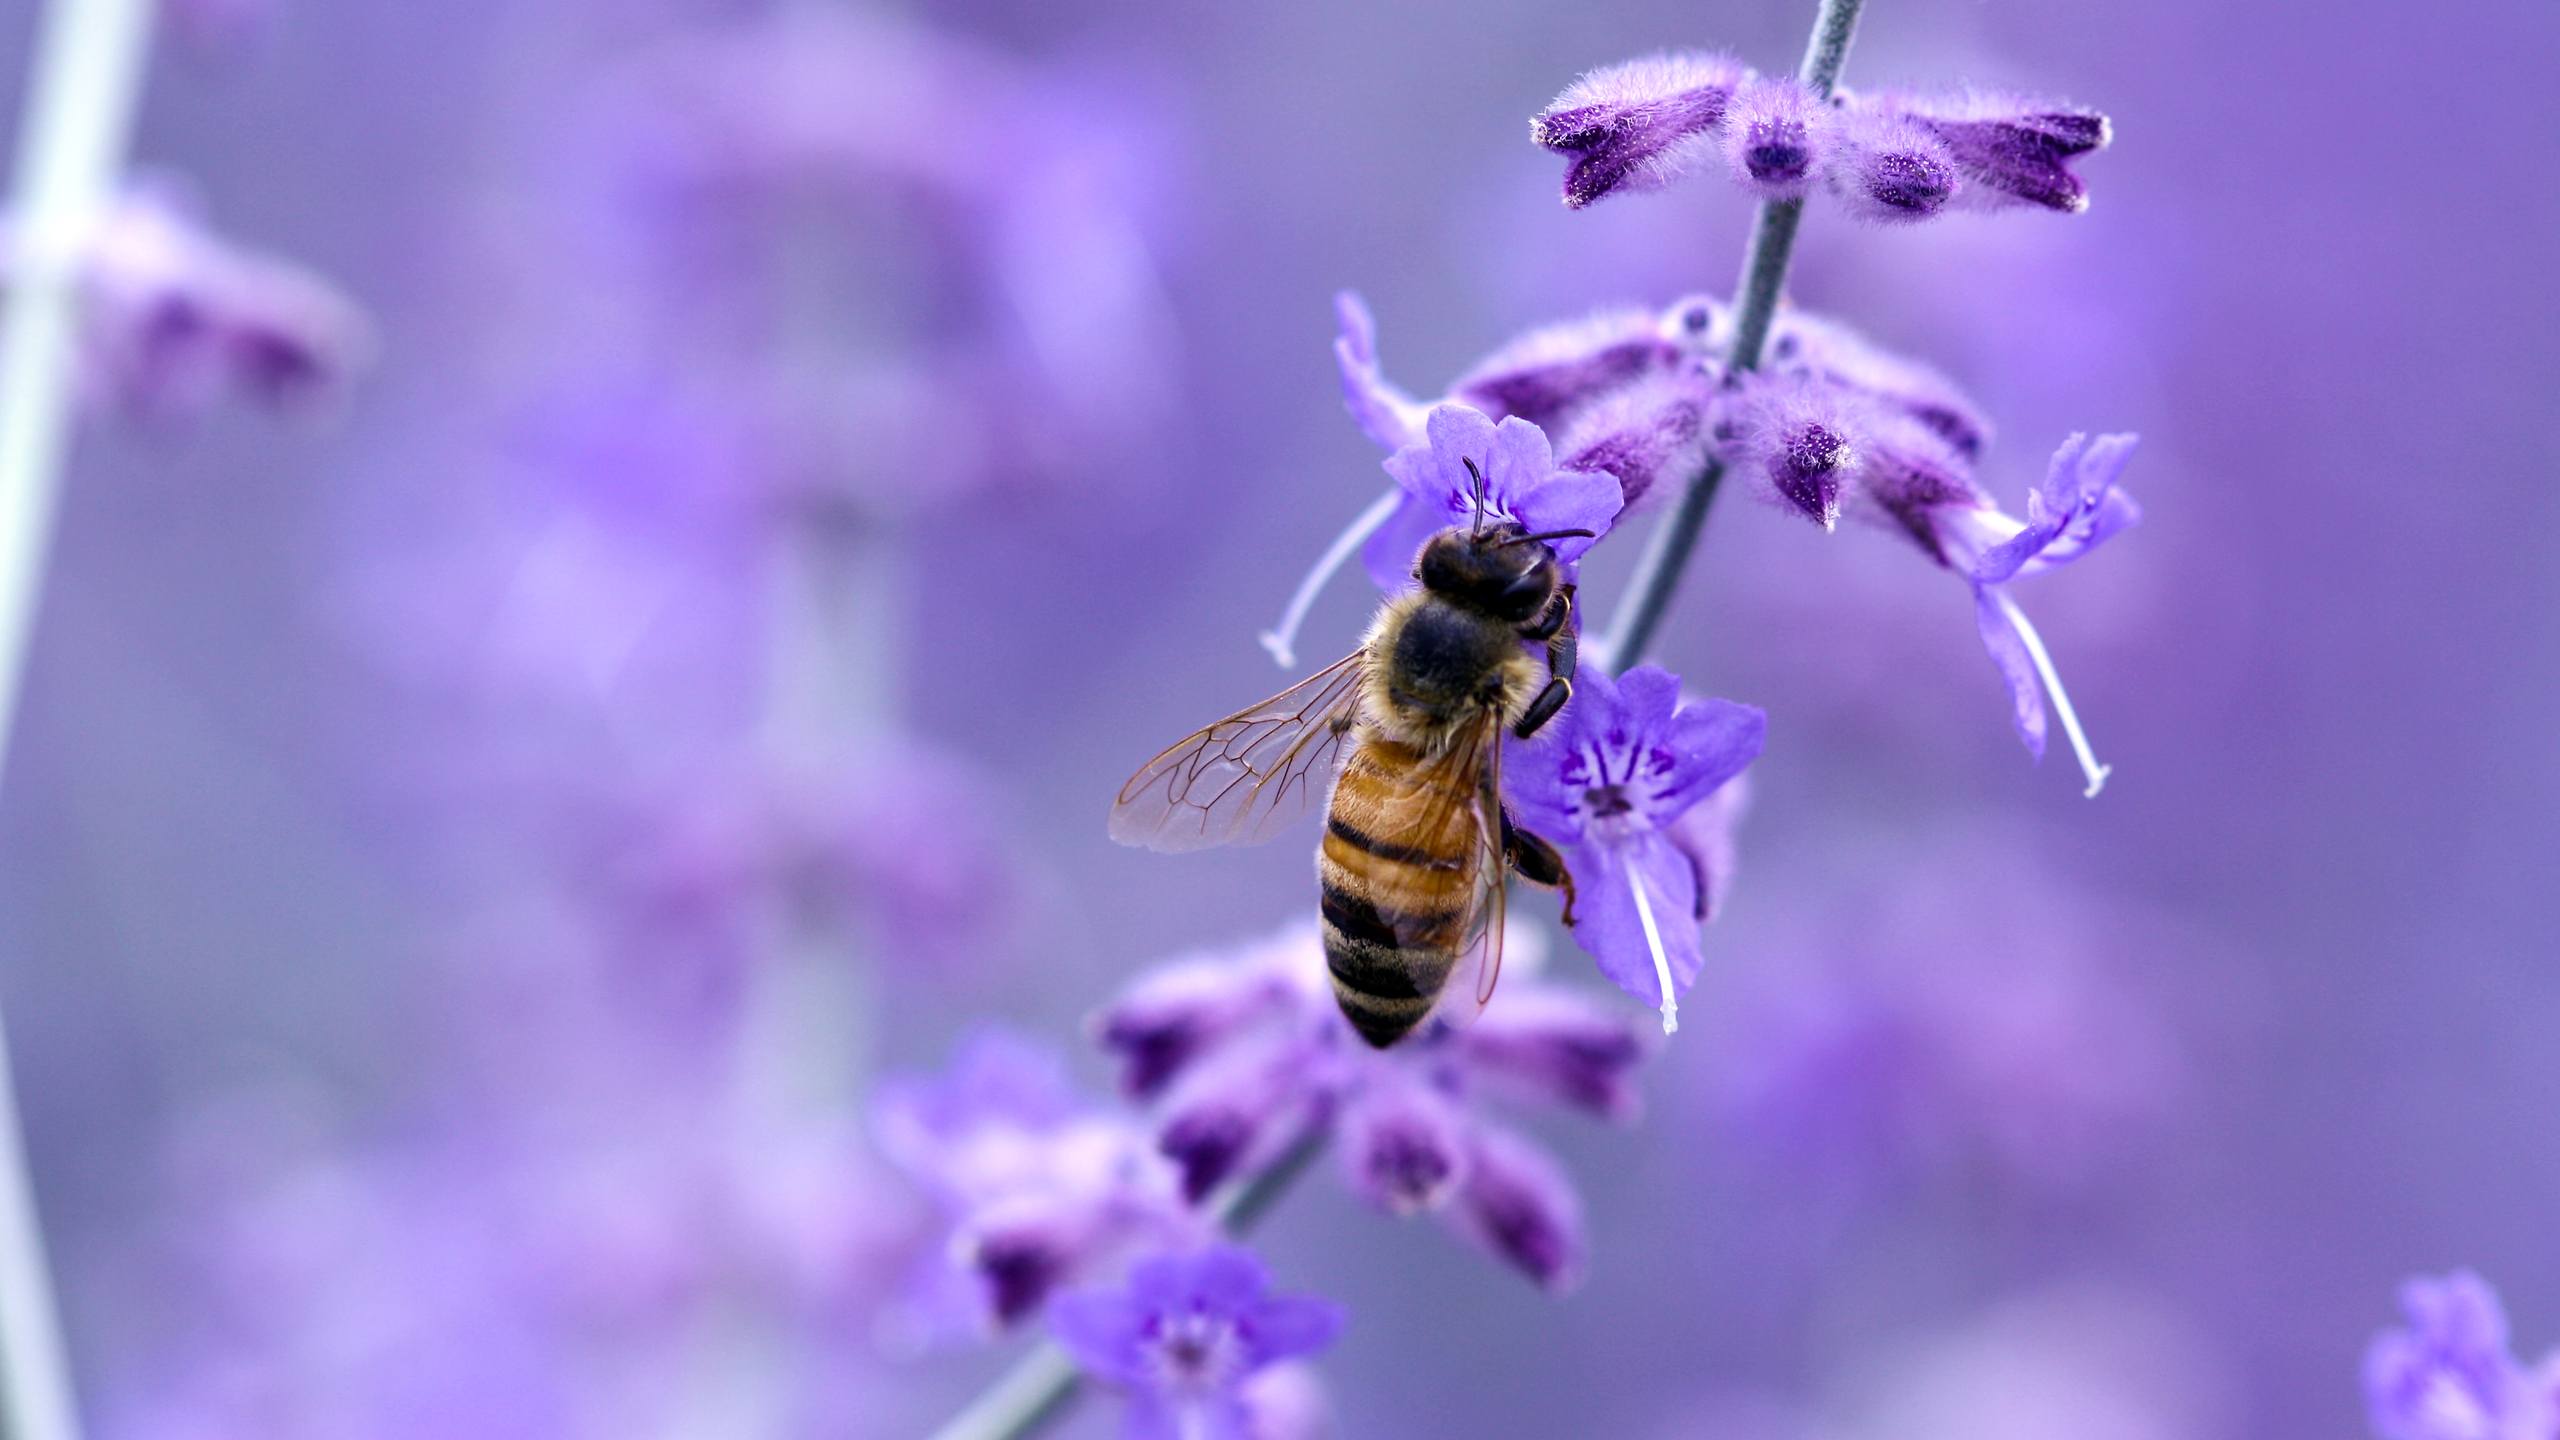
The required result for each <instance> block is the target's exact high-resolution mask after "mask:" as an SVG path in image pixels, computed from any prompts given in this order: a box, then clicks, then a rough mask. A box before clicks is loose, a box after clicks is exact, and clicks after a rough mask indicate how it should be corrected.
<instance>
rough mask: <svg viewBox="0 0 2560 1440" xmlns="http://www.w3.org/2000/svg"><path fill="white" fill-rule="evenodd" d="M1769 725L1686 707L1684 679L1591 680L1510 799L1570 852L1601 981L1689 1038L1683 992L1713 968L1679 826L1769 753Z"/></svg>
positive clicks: (1702, 895)
mask: <svg viewBox="0 0 2560 1440" xmlns="http://www.w3.org/2000/svg"><path fill="white" fill-rule="evenodd" d="M1767 724H1768V721H1767V717H1766V716H1765V715H1763V714H1762V713H1761V712H1760V711H1758V710H1755V709H1752V708H1751V707H1750V706H1747V705H1737V704H1734V703H1733V702H1732V701H1729V700H1701V701H1697V702H1694V703H1692V704H1688V705H1682V704H1681V703H1680V681H1679V679H1678V677H1676V676H1674V675H1673V674H1672V673H1671V672H1670V671H1668V670H1664V669H1662V668H1661V667H1659V666H1655V665H1645V666H1640V667H1638V668H1636V669H1634V670H1630V671H1628V672H1627V673H1626V674H1625V675H1623V676H1621V677H1619V679H1618V680H1617V681H1616V682H1614V683H1612V682H1611V681H1610V680H1609V679H1608V677H1607V676H1606V675H1604V674H1602V673H1601V672H1599V671H1598V670H1596V669H1595V670H1593V671H1590V672H1587V673H1586V674H1585V675H1584V676H1583V680H1582V685H1581V688H1580V689H1578V690H1577V691H1576V692H1575V695H1574V703H1573V704H1572V705H1570V706H1568V707H1566V709H1565V711H1564V713H1563V715H1562V716H1560V717H1559V718H1558V720H1557V722H1556V723H1555V724H1554V725H1552V726H1550V727H1548V733H1547V734H1546V735H1543V736H1541V737H1539V739H1538V740H1536V741H1534V742H1531V743H1527V744H1523V745H1519V746H1515V747H1513V749H1512V751H1511V761H1510V764H1509V766H1508V768H1507V770H1506V772H1505V774H1504V777H1503V781H1504V796H1505V799H1506V800H1507V801H1508V802H1509V803H1510V805H1511V807H1512V809H1513V812H1514V814H1515V815H1516V816H1517V817H1518V819H1519V820H1520V822H1521V823H1522V824H1523V825H1524V826H1526V827H1527V828H1528V829H1530V830H1532V831H1534V832H1536V833H1537V834H1539V835H1540V836H1543V837H1544V838H1546V839H1547V840H1549V841H1552V842H1553V843H1555V844H1556V845H1557V846H1559V847H1561V848H1562V849H1563V851H1564V853H1565V860H1566V863H1567V865H1568V867H1569V868H1570V869H1571V871H1572V872H1573V875H1574V878H1575V891H1576V900H1575V908H1576V913H1575V915H1574V916H1573V917H1572V922H1573V934H1574V939H1575V940H1577V941H1579V942H1580V943H1581V945H1582V948H1583V949H1585V950H1587V951H1589V952H1590V954H1591V957H1592V958H1593V959H1594V960H1596V961H1598V962H1599V965H1600V972H1601V973H1602V974H1604V975H1606V976H1608V977H1609V979H1610V980H1611V981H1612V982H1614V983H1615V984H1616V985H1617V986H1618V987H1619V988H1620V989H1622V990H1625V991H1626V992H1627V993H1628V994H1630V995H1633V996H1635V997H1636V998H1638V999H1640V1000H1643V1001H1645V1002H1646V1003H1647V1004H1650V1005H1653V1006H1656V1007H1657V1008H1659V1009H1660V1010H1661V1012H1662V1028H1663V1031H1664V1033H1666V1034H1668V1033H1670V1032H1671V1031H1673V1030H1676V1029H1678V1028H1679V992H1680V991H1681V990H1684V989H1686V988H1688V986H1689V985H1690V984H1691V983H1692V982H1694V981H1695V980H1696V979H1697V978H1698V970H1699V967H1700V966H1701V965H1702V964H1703V963H1704V961H1703V956H1702V954H1701V952H1700V949H1699V934H1698V931H1699V926H1700V925H1701V924H1702V923H1703V922H1704V920H1705V917H1706V905H1707V898H1708V895H1709V886H1708V885H1707V884H1706V883H1705V881H1706V877H1705V876H1704V875H1703V874H1701V872H1700V869H1699V867H1698V866H1697V865H1696V864H1695V863H1693V861H1692V859H1691V851H1690V850H1689V849H1687V848H1685V847H1683V846H1682V845H1679V844H1676V843H1674V841H1673V839H1672V837H1671V834H1670V831H1671V827H1672V826H1673V825H1674V824H1675V822H1677V821H1678V820H1679V818H1680V817H1681V816H1682V815H1683V814H1685V813H1686V812H1687V811H1688V810H1689V809H1690V808H1691V807H1693V806H1695V805H1697V804H1698V802H1700V801H1702V800H1704V799H1706V798H1707V797H1708V796H1709V795H1711V794H1713V793H1715V791H1716V790H1718V789H1719V788H1721V787H1722V786H1724V785H1725V784H1726V783H1727V782H1729V781H1731V780H1733V779H1734V778H1735V777H1736V776H1739V775H1740V774H1741V773H1742V771H1743V770H1744V768H1745V767H1747V766H1748V765H1750V763H1751V762H1752V761H1753V760H1754V759H1756V758H1758V757H1759V754H1760V746H1761V742H1762V738H1763V736H1764V734H1765V733H1766V730H1767Z"/></svg>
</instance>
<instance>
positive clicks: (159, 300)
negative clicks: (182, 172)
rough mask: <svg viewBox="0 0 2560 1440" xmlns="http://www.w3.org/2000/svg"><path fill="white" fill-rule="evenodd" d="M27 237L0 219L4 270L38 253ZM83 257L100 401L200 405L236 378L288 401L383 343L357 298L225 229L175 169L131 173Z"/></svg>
mask: <svg viewBox="0 0 2560 1440" xmlns="http://www.w3.org/2000/svg"><path fill="white" fill-rule="evenodd" d="M25 243H27V242H26V240H25V237H23V236H20V235H18V234H17V233H15V232H14V231H8V232H0V280H5V278H6V277H7V276H8V275H9V274H10V273H12V272H14V271H16V270H17V269H19V268H21V267H23V266H25V265H26V264H28V263H30V257H28V256H26V255H24V254H22V253H20V249H19V247H20V246H22V245H23V244H25ZM81 265H82V283H83V290H84V298H85V300H86V302H87V304H86V310H85V315H86V324H85V328H84V330H83V333H82V337H81V338H82V367H83V384H84V387H85V391H86V395H87V398H88V400H89V402H90V403H91V404H93V405H96V406H99V407H103V408H108V409H113V410H117V411H121V412H123V413H126V414H130V415H138V416H144V417H155V416H161V415H169V414H178V413H189V412H193V411H197V410H201V409H203V408H205V407H206V406H208V405H210V404H211V403H213V401H214V400H215V398H216V397H217V396H218V395H219V394H220V393H222V392H223V391H225V390H227V389H237V390H242V391H246V392H248V393H250V394H252V395H254V396H256V397H257V398H259V399H262V400H267V401H271V402H278V403H282V402H289V401H293V400H298V399H302V398H306V397H307V396H309V395H311V394H313V393H315V392H317V391H320V390H323V389H325V388H327V387H329V386H330V385H333V384H336V383H338V382H340V381H343V380H344V379H346V378H347V377H348V376H350V375H352V374H353V373H354V372H355V371H356V370H357V369H359V368H360V367H361V366H362V365H363V364H364V362H365V361H366V360H367V359H368V358H370V355H371V352H372V349H373V337H372V332H371V328H370V326H369V325H368V323H367V322H366V320H365V318H364V316H363V315H362V314H361V313H360V312H359V311H358V310H357V309H356V308H355V306H354V304H353V303H352V302H350V301H348V300H347V299H345V298H344V297H343V296H341V295H340V294H339V293H338V292H337V291H336V290H334V289H332V288H331V287H330V286H329V285H328V284H326V283H325V282H323V281H321V280H320V279H319V278H318V277H316V276H314V275H312V274H311V273H310V272H308V271H306V270H303V269H301V268H299V267H297V266H294V265H290V264H287V263H285V262H283V261H279V260H274V259H270V258H267V257H265V256H262V255H257V254H253V253H251V252H249V251H247V250H243V249H241V248H239V247H237V246H235V245H233V244H231V243H230V242H229V241H226V240H224V239H222V238H220V237H218V236H216V235H214V234H213V233H212V232H211V231H210V230H208V229H206V228H205V226H204V224H203V221H202V220H201V218H200V217H199V216H198V215H197V214H196V212H195V209H194V207H193V206H192V205H190V204H188V203H187V202H186V201H185V200H184V199H183V198H182V196H181V193H180V191H179V189H178V187H177V186H175V185H174V184H172V183H170V182H167V181H164V180H156V179H155V180H142V181H136V182H134V183H132V184H130V185H129V186H127V188H126V190H125V192H124V194H123V196H122V197H121V198H120V199H119V200H118V202H117V204H116V205H115V207H114V208H113V209H112V210H110V211H109V212H108V213H107V214H106V215H105V216H104V217H103V218H102V219H101V220H100V222H99V224H98V228H97V230H96V231H95V233H94V234H92V235H91V236H90V237H89V239H88V242H87V245H86V247H85V251H84V253H83V255H82V257H81Z"/></svg>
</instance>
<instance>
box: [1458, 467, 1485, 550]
mask: <svg viewBox="0 0 2560 1440" xmlns="http://www.w3.org/2000/svg"><path fill="white" fill-rule="evenodd" d="M1458 463H1459V464H1461V465H1464V466H1466V467H1467V498H1468V499H1469V500H1470V501H1472V502H1473V503H1474V505H1475V512H1476V513H1475V516H1474V518H1473V520H1472V521H1471V522H1470V523H1469V524H1468V526H1467V538H1468V539H1470V540H1473V539H1475V538H1476V537H1477V536H1479V535H1482V534H1483V533H1484V472H1483V471H1482V470H1479V469H1477V468H1476V462H1475V457H1474V456H1472V455H1461V456H1459V457H1458Z"/></svg>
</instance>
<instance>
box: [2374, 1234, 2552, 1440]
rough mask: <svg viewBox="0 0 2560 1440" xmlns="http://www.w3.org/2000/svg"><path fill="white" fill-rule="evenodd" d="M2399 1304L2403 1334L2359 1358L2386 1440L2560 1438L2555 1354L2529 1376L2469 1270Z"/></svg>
mask: <svg viewBox="0 0 2560 1440" xmlns="http://www.w3.org/2000/svg"><path fill="white" fill-rule="evenodd" d="M2400 1305H2401V1308H2402V1309H2403V1310H2404V1311H2405V1312H2407V1314H2408V1317H2409V1319H2408V1326H2407V1328H2405V1329H2400V1330H2386V1331H2384V1332H2383V1333H2381V1334H2380V1335H2377V1336H2375V1337H2374V1340H2373V1344H2372V1346H2371V1347H2370V1348H2369V1349H2367V1350H2366V1351H2365V1359H2364V1386H2365V1400H2366V1404H2367V1405H2368V1407H2369V1408H2370V1410H2371V1413H2372V1417H2373V1428H2374V1431H2375V1433H2376V1434H2378V1435H2380V1436H2382V1437H2383V1440H2554V1437H2560V1350H2556V1351H2554V1352H2553V1353H2552V1355H2551V1356H2550V1357H2549V1358H2548V1359H2546V1360H2544V1361H2543V1363H2542V1364H2541V1365H2540V1366H2539V1367H2536V1368H2535V1369H2533V1370H2528V1369H2527V1368H2526V1367H2525V1366H2524V1364H2523V1363H2521V1362H2520V1361H2518V1360H2517V1359H2516V1357H2515V1352H2514V1350H2513V1348H2512V1346H2511V1345H2510V1343H2509V1340H2508V1338H2507V1316H2506V1311H2505V1310H2504V1308H2502V1307H2501V1306H2500V1305H2499V1303H2498V1296H2497V1292H2496V1291H2494V1290H2492V1289H2490V1288H2489V1285H2488V1282H2486V1281H2484V1280H2482V1279H2481V1278H2480V1277H2479V1276H2477V1275H2474V1274H2472V1273H2471V1272H2469V1271H2460V1272H2457V1273H2455V1274H2452V1275H2447V1276H2445V1277H2443V1278H2442V1279H2425V1278H2420V1279H2415V1280H2411V1281H2410V1282H2409V1283H2408V1284H2407V1285H2405V1286H2403V1287H2402V1288H2401V1292H2400Z"/></svg>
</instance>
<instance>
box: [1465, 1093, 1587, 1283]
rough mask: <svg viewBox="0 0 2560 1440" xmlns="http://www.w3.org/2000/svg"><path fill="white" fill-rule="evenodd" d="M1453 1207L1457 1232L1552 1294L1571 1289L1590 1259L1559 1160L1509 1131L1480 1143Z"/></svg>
mask: <svg viewBox="0 0 2560 1440" xmlns="http://www.w3.org/2000/svg"><path fill="white" fill-rule="evenodd" d="M1470 1159H1471V1162H1472V1163H1470V1165H1469V1166H1468V1168H1467V1178H1466V1184H1465V1185H1464V1186H1462V1187H1461V1188H1460V1190H1459V1193H1458V1199H1457V1203H1456V1204H1455V1205H1453V1206H1451V1207H1450V1218H1451V1220H1452V1221H1453V1222H1454V1223H1455V1224H1456V1226H1457V1229H1458V1233H1459V1234H1461V1235H1464V1236H1465V1237H1467V1238H1468V1239H1469V1240H1471V1241H1473V1242H1474V1243H1475V1244H1477V1245H1478V1246H1480V1247H1482V1248H1483V1249H1484V1250H1485V1252H1486V1253H1488V1254H1491V1255H1493V1256H1495V1257H1496V1258H1498V1259H1501V1260H1504V1261H1507V1262H1509V1263H1510V1265H1511V1266H1512V1267H1513V1268H1514V1269H1517V1270H1519V1271H1521V1272H1522V1273H1524V1274H1526V1275H1527V1276H1529V1278H1531V1279H1533V1280H1535V1281H1537V1282H1538V1284H1539V1285H1540V1286H1541V1287H1542V1288H1544V1289H1547V1290H1559V1291H1560V1290H1569V1289H1571V1288H1573V1286H1574V1284H1575V1283H1576V1282H1577V1281H1579V1280H1580V1279H1581V1277H1582V1267H1583V1261H1584V1258H1585V1254H1586V1252H1585V1248H1584V1245H1583V1239H1582V1236H1583V1228H1582V1198H1581V1197H1580V1196H1579V1195H1577V1194H1576V1193H1575V1192H1574V1188H1573V1181H1572V1178H1571V1177H1569V1176H1567V1175H1566V1174H1565V1171H1564V1166H1563V1165H1561V1164H1559V1163H1557V1161H1556V1158H1555V1157H1554V1156H1553V1155H1550V1154H1548V1153H1547V1152H1546V1151H1544V1150H1542V1149H1540V1148H1538V1147H1537V1146H1535V1145H1532V1144H1530V1143H1529V1142H1528V1141H1526V1140H1523V1139H1522V1138H1520V1137H1519V1136H1517V1135H1514V1134H1511V1133H1509V1132H1508V1131H1500V1130H1496V1131H1488V1132H1486V1133H1485V1134H1483V1135H1482V1136H1480V1137H1478V1141H1477V1145H1476V1149H1475V1153H1474V1154H1473V1155H1472V1156H1471V1157H1470Z"/></svg>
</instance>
